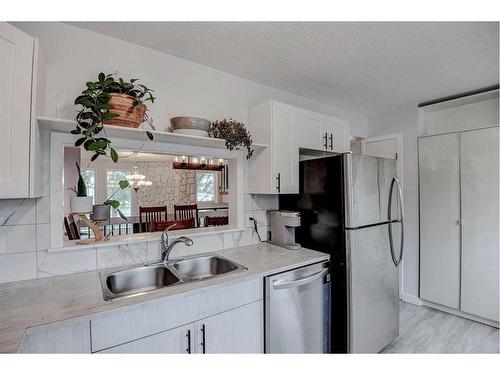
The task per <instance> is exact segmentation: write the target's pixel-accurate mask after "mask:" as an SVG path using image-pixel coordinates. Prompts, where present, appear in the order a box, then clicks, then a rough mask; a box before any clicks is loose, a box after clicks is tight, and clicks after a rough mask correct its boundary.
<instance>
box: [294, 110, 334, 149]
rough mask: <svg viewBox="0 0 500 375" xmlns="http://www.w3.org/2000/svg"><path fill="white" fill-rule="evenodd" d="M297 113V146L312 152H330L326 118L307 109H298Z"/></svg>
mask: <svg viewBox="0 0 500 375" xmlns="http://www.w3.org/2000/svg"><path fill="white" fill-rule="evenodd" d="M297 112H298V118H297V123H296V126H295V129H294V131H295V143H296V146H297V147H302V148H307V149H311V150H328V143H327V136H326V133H325V127H326V116H325V115H322V114H321V113H316V112H312V111H308V110H305V109H298V110H297Z"/></svg>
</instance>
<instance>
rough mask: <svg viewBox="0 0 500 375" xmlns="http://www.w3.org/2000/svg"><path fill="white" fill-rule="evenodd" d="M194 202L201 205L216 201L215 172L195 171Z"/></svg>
mask: <svg viewBox="0 0 500 375" xmlns="http://www.w3.org/2000/svg"><path fill="white" fill-rule="evenodd" d="M196 201H197V202H202V203H215V202H216V201H217V172H213V171H196Z"/></svg>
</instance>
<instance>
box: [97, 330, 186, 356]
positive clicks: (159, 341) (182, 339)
mask: <svg viewBox="0 0 500 375" xmlns="http://www.w3.org/2000/svg"><path fill="white" fill-rule="evenodd" d="M193 330H194V324H192V323H191V324H186V325H183V326H181V327H177V328H174V329H171V330H168V331H165V332H161V333H157V334H155V335H151V336H148V337H144V338H142V339H138V340H134V341H131V342H128V343H126V344H122V345H118V346H114V347H112V348H109V349H105V350H102V351H100V352H98V353H173V354H183V353H185V354H189V353H191V352H192V349H193V340H194V336H193V333H194V332H193Z"/></svg>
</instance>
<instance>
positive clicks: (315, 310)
mask: <svg viewBox="0 0 500 375" xmlns="http://www.w3.org/2000/svg"><path fill="white" fill-rule="evenodd" d="M265 332H266V341H265V351H266V353H328V352H329V351H330V271H329V262H323V263H316V264H312V265H309V266H306V267H302V268H297V269H294V270H291V271H287V272H283V273H279V274H275V275H271V276H268V277H266V278H265Z"/></svg>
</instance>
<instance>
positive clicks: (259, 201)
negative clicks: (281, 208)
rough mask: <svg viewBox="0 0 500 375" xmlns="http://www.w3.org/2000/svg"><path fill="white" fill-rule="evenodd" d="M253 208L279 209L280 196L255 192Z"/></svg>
mask: <svg viewBox="0 0 500 375" xmlns="http://www.w3.org/2000/svg"><path fill="white" fill-rule="evenodd" d="M252 197H253V205H252V210H277V209H278V205H279V202H278V196H277V195H264V194H253V196H252Z"/></svg>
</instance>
